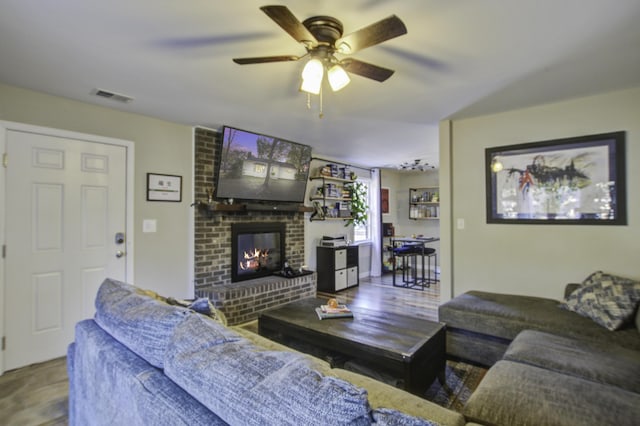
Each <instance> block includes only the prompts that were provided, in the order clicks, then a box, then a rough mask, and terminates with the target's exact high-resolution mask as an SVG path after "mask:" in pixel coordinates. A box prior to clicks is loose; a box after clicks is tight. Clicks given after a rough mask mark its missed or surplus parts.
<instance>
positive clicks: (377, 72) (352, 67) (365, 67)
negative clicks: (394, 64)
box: [340, 58, 395, 82]
mask: <svg viewBox="0 0 640 426" xmlns="http://www.w3.org/2000/svg"><path fill="white" fill-rule="evenodd" d="M340 65H342V67H343V68H344V69H345V71H347V72H350V73H352V74H357V75H360V76H362V77H367V78H370V79H372V80H376V81H380V82H383V81H385V80H386V79H388V78H389V77H391V76H392V75H393V73H394V72H395V71H394V70H390V69H388V68H383V67H380V66H378V65H373V64H369V63H366V62H362V61H359V60H357V59H352V58H347V59H343V60H342V61H341V62H340Z"/></svg>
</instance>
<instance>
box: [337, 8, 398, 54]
mask: <svg viewBox="0 0 640 426" xmlns="http://www.w3.org/2000/svg"><path fill="white" fill-rule="evenodd" d="M406 33H407V27H405V25H404V23H403V22H402V21H401V20H400V18H398V17H397V16H396V15H391V16H389V17H388V18H385V19H383V20H382V21H378V22H375V23H373V24H371V25H369V26H366V27H364V28H361V29H359V30H358V31H355V32H353V33H351V34H348V35H346V36H344V37H342V38H340V39H338V40H337V41H336V44H335V45H336V48H337V49H338V51H339V52H340V53H345V54H349V53H354V52H357V51H358V50H362V49H365V48H367V47H370V46H373V45H376V44H379V43H382V42H383V41H387V40H390V39H392V38H395V37H398V36H401V35H403V34H406Z"/></svg>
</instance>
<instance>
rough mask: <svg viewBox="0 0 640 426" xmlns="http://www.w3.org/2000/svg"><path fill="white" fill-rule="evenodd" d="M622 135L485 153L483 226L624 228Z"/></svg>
mask: <svg viewBox="0 0 640 426" xmlns="http://www.w3.org/2000/svg"><path fill="white" fill-rule="evenodd" d="M625 136H626V135H625V132H613V133H604V134H597V135H588V136H579V137H572V138H565V139H556V140H549V141H543V142H532V143H525V144H520V145H509V146H500V147H494V148H487V149H486V150H485V168H486V170H485V173H486V186H487V223H513V224H518V223H526V224H576V225H626V224H627V203H626V186H625V176H626V173H625Z"/></svg>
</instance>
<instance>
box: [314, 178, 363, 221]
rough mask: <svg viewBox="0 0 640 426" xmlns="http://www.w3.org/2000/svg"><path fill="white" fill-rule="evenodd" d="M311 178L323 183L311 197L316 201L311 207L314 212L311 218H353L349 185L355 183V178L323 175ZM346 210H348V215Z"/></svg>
mask: <svg viewBox="0 0 640 426" xmlns="http://www.w3.org/2000/svg"><path fill="white" fill-rule="evenodd" d="M309 180H310V181H312V182H313V181H318V182H320V183H321V186H318V187H317V188H316V190H315V193H313V195H311V196H310V197H309V200H310V201H312V202H313V203H314V207H311V210H312V211H313V212H314V213H313V214H312V215H311V217H310V218H309V220H311V221H316V220H317V221H321V220H349V219H351V191H350V190H349V185H350V184H353V183H355V180H352V179H343V178H340V177H335V176H323V175H320V176H311V177H310V178H309ZM347 194H348V195H347ZM328 203H329V205H328ZM345 212H348V215H346V214H345Z"/></svg>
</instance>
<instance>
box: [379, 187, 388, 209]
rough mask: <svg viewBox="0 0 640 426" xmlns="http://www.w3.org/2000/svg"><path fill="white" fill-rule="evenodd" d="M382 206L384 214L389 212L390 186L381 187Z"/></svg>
mask: <svg viewBox="0 0 640 426" xmlns="http://www.w3.org/2000/svg"><path fill="white" fill-rule="evenodd" d="M380 208H381V209H382V214H385V213H389V188H380Z"/></svg>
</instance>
